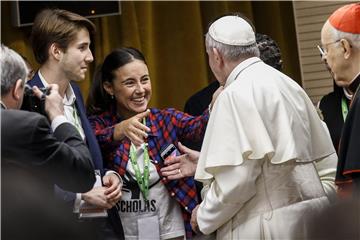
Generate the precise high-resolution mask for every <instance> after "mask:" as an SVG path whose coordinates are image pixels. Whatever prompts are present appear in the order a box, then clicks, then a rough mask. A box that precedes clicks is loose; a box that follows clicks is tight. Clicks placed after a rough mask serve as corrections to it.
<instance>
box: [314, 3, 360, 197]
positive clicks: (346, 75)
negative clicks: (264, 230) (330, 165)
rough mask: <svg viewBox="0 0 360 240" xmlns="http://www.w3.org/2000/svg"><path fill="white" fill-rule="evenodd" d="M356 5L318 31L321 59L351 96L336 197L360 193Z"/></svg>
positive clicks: (342, 10) (338, 13)
mask: <svg viewBox="0 0 360 240" xmlns="http://www.w3.org/2000/svg"><path fill="white" fill-rule="evenodd" d="M359 23H360V3H353V4H348V5H345V6H343V7H341V8H339V9H337V10H336V11H335V12H334V13H333V14H331V16H330V17H329V18H328V20H327V21H326V22H325V24H324V26H323V28H322V30H321V44H322V52H323V53H324V54H323V60H324V61H325V62H326V64H327V65H328V67H329V69H330V72H331V75H332V76H333V78H334V80H335V83H336V85H338V86H340V87H345V88H347V89H348V90H349V92H350V94H352V98H351V103H350V109H349V112H348V114H347V117H346V120H345V123H344V127H343V131H342V134H341V140H340V146H339V161H338V166H337V173H336V183H337V185H338V187H339V193H340V195H349V194H353V193H355V192H356V191H357V192H360V148H359V143H360V96H359V95H360V93H359V85H360V24H359Z"/></svg>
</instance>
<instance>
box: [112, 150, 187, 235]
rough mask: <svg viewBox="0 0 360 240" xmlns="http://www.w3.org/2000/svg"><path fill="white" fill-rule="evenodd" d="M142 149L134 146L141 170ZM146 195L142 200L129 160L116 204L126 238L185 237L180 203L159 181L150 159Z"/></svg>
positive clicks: (141, 170) (142, 164) (141, 169)
mask: <svg viewBox="0 0 360 240" xmlns="http://www.w3.org/2000/svg"><path fill="white" fill-rule="evenodd" d="M143 153H144V150H143V148H142V147H140V148H138V149H137V155H136V156H137V164H138V166H139V169H140V172H141V174H142V173H143V169H144V155H143ZM149 169H150V177H149V197H148V200H147V201H144V198H143V195H142V193H141V191H140V188H139V185H138V183H137V181H136V177H135V171H134V169H133V166H132V164H131V161H130V160H129V162H128V165H127V169H126V174H125V175H124V176H123V177H122V178H123V182H124V185H123V188H122V198H121V201H120V202H119V203H118V207H119V215H120V218H121V222H122V225H123V228H124V233H125V239H170V238H175V237H180V236H185V227H184V221H183V218H182V213H181V209H180V206H179V205H178V203H177V202H176V200H175V199H174V198H171V197H170V196H169V193H168V191H167V189H166V187H165V186H164V184H163V183H161V181H160V176H159V174H158V172H157V171H156V167H155V165H154V164H152V163H151V162H150V166H149ZM159 235H160V236H159Z"/></svg>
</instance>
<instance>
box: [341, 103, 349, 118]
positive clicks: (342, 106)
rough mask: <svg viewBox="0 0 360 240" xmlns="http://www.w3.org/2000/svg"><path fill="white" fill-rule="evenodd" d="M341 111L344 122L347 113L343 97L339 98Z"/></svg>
mask: <svg viewBox="0 0 360 240" xmlns="http://www.w3.org/2000/svg"><path fill="white" fill-rule="evenodd" d="M341 110H342V115H343V119H344V122H345V119H346V116H347V114H348V112H349V109H348V106H347V103H346V99H345V97H342V98H341Z"/></svg>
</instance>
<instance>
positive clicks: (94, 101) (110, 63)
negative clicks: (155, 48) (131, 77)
mask: <svg viewBox="0 0 360 240" xmlns="http://www.w3.org/2000/svg"><path fill="white" fill-rule="evenodd" d="M135 59H137V60H140V61H143V62H144V63H145V64H146V60H145V57H144V55H143V54H142V53H141V52H140V51H139V50H138V49H135V48H131V47H126V48H119V49H115V50H113V51H112V52H111V53H110V54H109V55H107V56H106V58H105V60H104V62H103V64H102V65H101V66H100V67H98V69H97V71H96V72H95V76H94V79H93V83H92V85H91V89H90V93H89V97H88V101H87V114H88V115H95V114H100V113H102V112H104V111H107V110H109V109H110V107H111V106H112V105H113V104H114V102H115V99H113V97H112V96H110V95H109V94H108V93H107V92H106V91H105V89H104V87H103V83H104V82H109V83H112V81H113V79H114V78H115V75H114V71H115V70H116V69H118V68H120V67H122V66H124V65H126V64H128V63H130V62H132V61H134V60H135Z"/></svg>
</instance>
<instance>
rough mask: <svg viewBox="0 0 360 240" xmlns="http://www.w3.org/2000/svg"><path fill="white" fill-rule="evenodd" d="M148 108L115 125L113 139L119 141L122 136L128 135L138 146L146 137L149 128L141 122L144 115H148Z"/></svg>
mask: <svg viewBox="0 0 360 240" xmlns="http://www.w3.org/2000/svg"><path fill="white" fill-rule="evenodd" d="M149 114H150V110H146V111H145V112H142V113H139V114H137V115H135V116H133V117H131V118H129V119H126V120H124V121H122V122H120V123H118V124H116V125H115V130H114V139H115V140H117V141H119V140H121V139H123V138H124V137H128V138H129V139H130V141H131V142H132V143H134V144H135V145H137V146H140V145H141V144H142V143H144V139H145V138H147V132H149V131H150V128H149V127H147V126H145V125H144V124H142V120H143V118H144V117H147V116H149Z"/></svg>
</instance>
